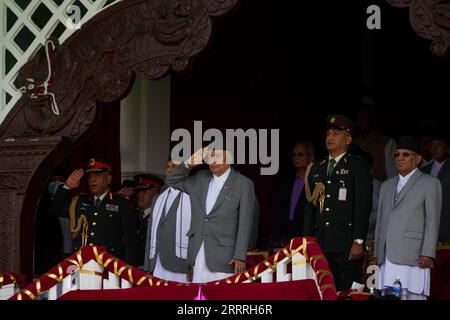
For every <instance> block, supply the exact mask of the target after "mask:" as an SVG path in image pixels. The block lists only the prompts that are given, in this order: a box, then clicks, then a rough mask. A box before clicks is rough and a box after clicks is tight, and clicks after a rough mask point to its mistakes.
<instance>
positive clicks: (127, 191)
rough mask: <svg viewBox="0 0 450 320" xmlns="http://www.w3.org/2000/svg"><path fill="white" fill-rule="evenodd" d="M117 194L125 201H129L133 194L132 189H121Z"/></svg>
mask: <svg viewBox="0 0 450 320" xmlns="http://www.w3.org/2000/svg"><path fill="white" fill-rule="evenodd" d="M117 194H118V195H119V196H121V197H123V198H125V199H128V200H130V197H131V196H132V195H133V194H134V190H133V188H127V187H125V188H122V189H120V190H119V191H117Z"/></svg>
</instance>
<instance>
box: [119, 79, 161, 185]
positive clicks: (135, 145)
mask: <svg viewBox="0 0 450 320" xmlns="http://www.w3.org/2000/svg"><path fill="white" fill-rule="evenodd" d="M169 146H170V75H168V76H166V77H164V78H163V79H161V80H157V81H149V80H146V79H143V78H141V77H139V76H137V77H136V81H135V84H134V86H133V89H132V91H131V92H130V94H129V95H128V96H127V97H126V98H125V99H124V100H122V102H121V119H120V151H121V159H122V179H129V178H131V177H132V176H133V175H134V174H136V173H141V172H149V173H153V174H157V175H164V173H165V168H166V163H167V158H168V155H169Z"/></svg>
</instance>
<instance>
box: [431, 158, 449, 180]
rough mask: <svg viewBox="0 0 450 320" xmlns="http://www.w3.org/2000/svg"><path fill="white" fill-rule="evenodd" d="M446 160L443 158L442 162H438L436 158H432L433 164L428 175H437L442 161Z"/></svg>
mask: <svg viewBox="0 0 450 320" xmlns="http://www.w3.org/2000/svg"><path fill="white" fill-rule="evenodd" d="M446 162H447V160H444V161H443V162H442V163H439V162H438V161H436V160H433V166H432V167H431V172H430V175H431V176H433V177H435V178H437V176H438V175H439V172H440V171H441V169H442V166H443V165H444V163H446Z"/></svg>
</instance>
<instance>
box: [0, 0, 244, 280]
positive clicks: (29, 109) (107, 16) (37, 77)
mask: <svg viewBox="0 0 450 320" xmlns="http://www.w3.org/2000/svg"><path fill="white" fill-rule="evenodd" d="M237 2H238V0H127V1H122V2H120V3H118V4H116V5H114V6H112V7H110V8H108V9H106V10H105V11H103V12H101V13H99V14H98V15H97V16H95V17H94V18H92V19H91V20H90V21H89V22H88V23H86V24H85V25H84V26H83V27H82V29H81V30H80V31H78V32H76V33H75V34H74V35H73V36H72V37H70V38H69V39H68V40H67V41H66V42H65V43H64V44H63V45H62V46H60V47H58V48H57V49H56V51H55V52H54V54H53V56H52V57H51V60H52V68H53V69H54V70H55V78H54V79H53V81H52V83H51V86H50V87H49V88H48V91H49V92H52V93H54V95H55V98H56V102H57V105H58V108H59V111H60V114H59V115H56V114H54V113H53V112H52V108H51V105H50V101H51V99H50V96H49V95H42V96H38V98H33V93H36V91H35V90H36V85H37V84H41V83H43V82H45V81H46V79H47V76H48V65H47V57H46V55H45V52H44V51H42V52H40V53H39V54H37V55H36V56H35V57H34V58H33V59H32V60H31V61H29V62H28V63H27V64H26V65H25V66H23V67H22V68H21V71H20V73H19V76H18V78H17V80H16V83H15V85H16V87H17V88H21V87H23V88H24V92H25V93H24V95H23V96H22V98H21V99H20V100H19V101H18V102H17V104H16V105H15V106H14V108H13V109H12V111H11V112H10V113H9V114H8V116H7V117H6V119H5V120H4V121H3V123H2V124H1V126H0V249H1V250H0V270H3V271H6V270H8V271H16V272H22V273H24V274H26V275H28V276H30V275H31V271H32V269H31V268H32V252H33V251H32V250H33V244H32V243H30V241H25V239H27V238H29V236H28V235H29V234H30V233H31V234H32V233H33V228H34V227H33V223H34V222H33V221H34V216H35V211H36V207H37V205H38V202H39V198H40V195H41V192H42V190H43V188H44V187H45V186H44V184H45V181H46V178H47V177H48V176H49V175H50V174H51V172H52V171H53V169H54V168H55V167H56V165H57V164H58V163H60V162H61V160H62V159H63V158H64V157H65V156H66V155H67V154H69V153H70V151H71V150H72V149H73V148H74V146H76V145H77V144H79V143H82V142H83V141H85V140H86V139H87V138H88V137H89V135H90V134H91V133H92V131H93V129H94V128H95V126H96V124H97V120H98V119H99V117H100V115H99V112H98V109H97V105H96V103H97V101H101V102H111V101H117V100H118V99H121V98H123V97H124V96H126V95H127V94H128V91H129V89H130V88H131V86H132V84H133V80H134V76H135V74H139V75H142V76H144V77H145V78H147V79H159V78H161V77H163V76H164V75H165V74H167V73H168V72H169V70H171V69H172V70H175V71H183V70H185V69H186V68H187V67H188V66H189V65H190V64H191V63H192V60H193V58H194V57H195V56H197V55H198V54H199V53H200V52H201V51H202V50H204V49H205V47H206V46H207V44H208V42H209V40H210V37H211V32H212V20H211V18H212V17H214V16H220V15H224V14H225V13H227V12H229V11H230V10H231V9H232V8H234V7H235V6H236V4H237ZM30 79H33V80H34V81H32V80H30Z"/></svg>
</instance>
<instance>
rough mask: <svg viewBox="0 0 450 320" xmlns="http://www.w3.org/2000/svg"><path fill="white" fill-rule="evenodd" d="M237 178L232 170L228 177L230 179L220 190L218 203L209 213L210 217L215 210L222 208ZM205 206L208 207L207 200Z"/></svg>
mask: <svg viewBox="0 0 450 320" xmlns="http://www.w3.org/2000/svg"><path fill="white" fill-rule="evenodd" d="M236 177H237V173H236V171H234V170H233V169H231V171H230V174H229V175H228V178H227V180H226V181H225V183H224V185H223V187H222V190H220V192H219V195H218V196H217V200H216V203H215V204H214V206H213V208H212V209H211V212H210V213H209V216H211V214H212V213H214V210H216V209H217V208H218V207H219V206H220V204H221V203H222V201H223V200H224V199H225V197H226V196H227V195H228V194H229V193H230V190H231V188H232V186H233V183H234V180H235V179H236ZM205 205H206V198H205ZM205 212H206V210H205Z"/></svg>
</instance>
